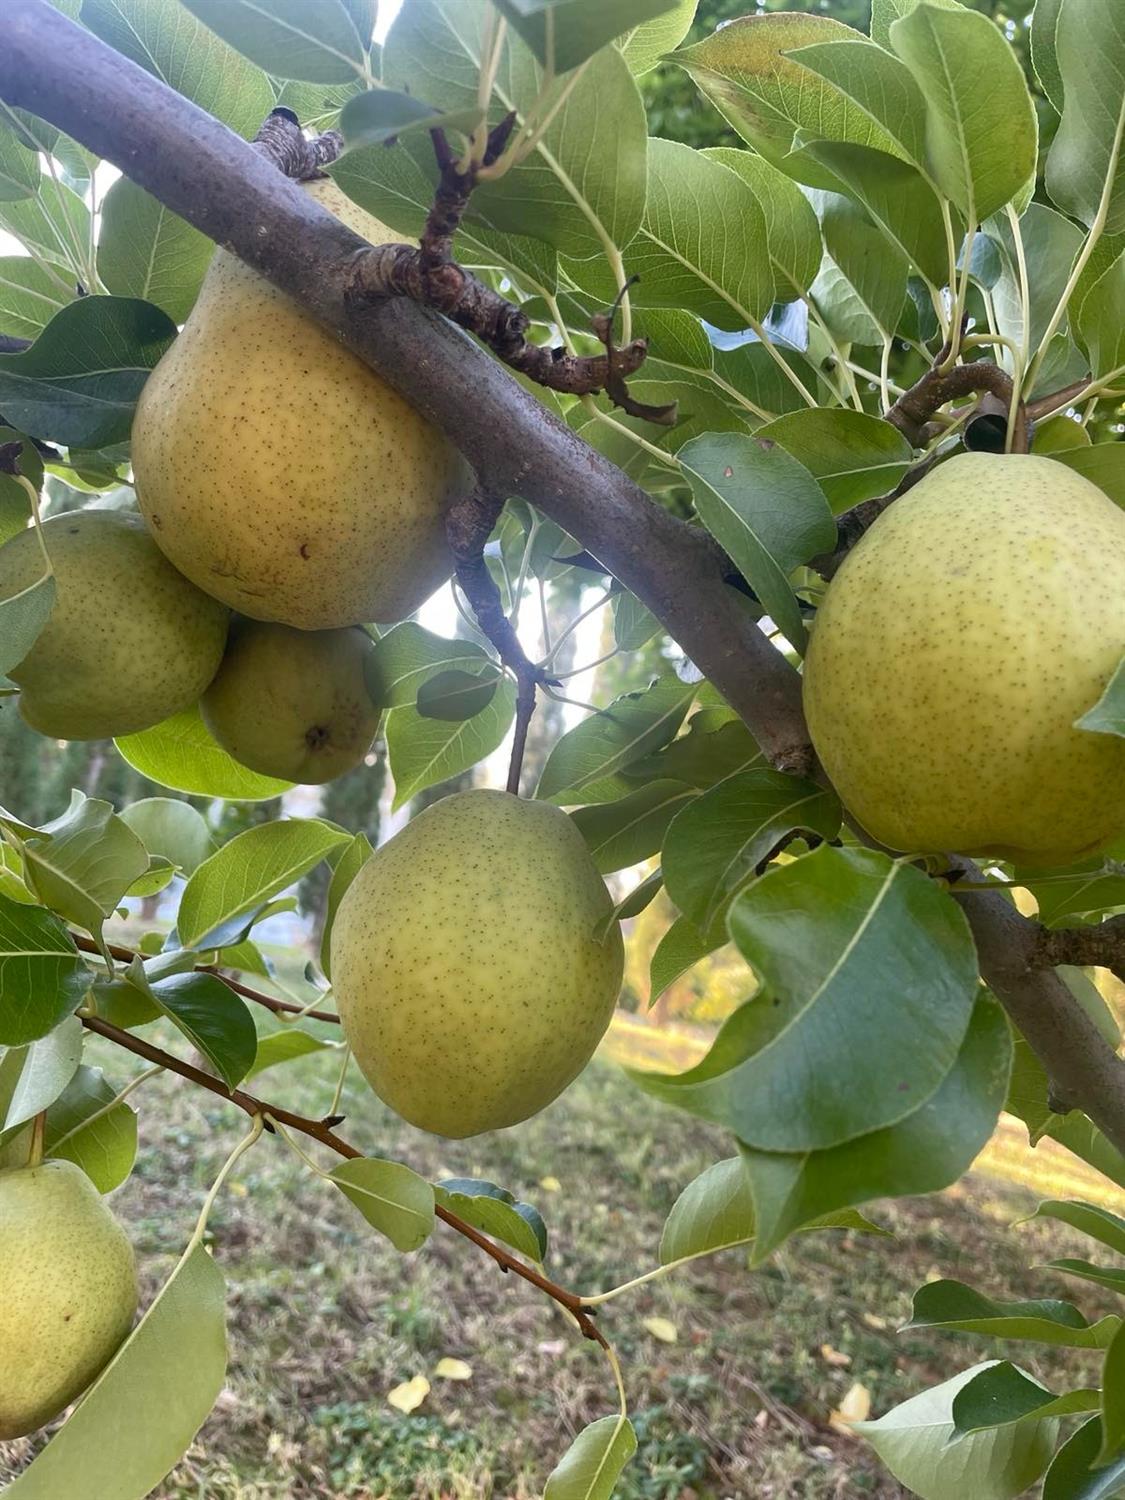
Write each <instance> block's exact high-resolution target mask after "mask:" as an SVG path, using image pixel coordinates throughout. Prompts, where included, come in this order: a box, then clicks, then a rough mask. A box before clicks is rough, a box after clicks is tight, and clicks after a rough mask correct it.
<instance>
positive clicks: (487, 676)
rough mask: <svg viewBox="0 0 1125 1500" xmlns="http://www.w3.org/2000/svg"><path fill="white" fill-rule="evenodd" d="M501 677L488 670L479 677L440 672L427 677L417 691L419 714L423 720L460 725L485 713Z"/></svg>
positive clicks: (494, 670)
mask: <svg viewBox="0 0 1125 1500" xmlns="http://www.w3.org/2000/svg"><path fill="white" fill-rule="evenodd" d="M499 685H500V674H499V672H498V671H497V670H496V668H495V667H492V666H489V667H488V668H486V670H485V671H483V672H481V673H480V674H479V675H478V674H477V673H473V672H461V671H458V670H456V669H455V670H453V671H451V672H438V673H437V675H436V676H434V677H428V678H427V679H426V681H425V682H424V683H423V684H422V686H421V687H420V688H419V689H418V700H417V702H418V712H419V714H420V715H421V716H422V718H423V719H441V720H442V721H443V722H444V723H446V724H460V723H462V722H463V721H464V720H465V719H473V718H475V717H476V716H477V714H479V713H483V712H484V710H485V709H486V708H487V707H488V705H489V704H490V703H491V702H492V700H493V698H494V697H495V696H496V689H497V687H498V686H499Z"/></svg>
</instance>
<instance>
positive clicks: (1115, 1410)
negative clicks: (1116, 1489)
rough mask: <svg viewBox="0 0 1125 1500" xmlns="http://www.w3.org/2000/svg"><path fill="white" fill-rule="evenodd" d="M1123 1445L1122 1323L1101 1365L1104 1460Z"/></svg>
mask: <svg viewBox="0 0 1125 1500" xmlns="http://www.w3.org/2000/svg"><path fill="white" fill-rule="evenodd" d="M1122 1449H1125V1323H1123V1324H1122V1325H1121V1327H1120V1328H1119V1329H1118V1330H1117V1332H1116V1333H1115V1334H1114V1336H1113V1342H1112V1343H1111V1344H1110V1346H1109V1348H1108V1349H1107V1350H1106V1352H1105V1364H1104V1365H1103V1366H1102V1446H1101V1452H1100V1453H1099V1454H1098V1457H1097V1460H1096V1461H1097V1462H1098V1463H1099V1464H1105V1463H1108V1462H1109V1461H1110V1459H1112V1458H1114V1457H1115V1456H1116V1455H1117V1454H1118V1453H1120V1452H1121V1451H1122Z"/></svg>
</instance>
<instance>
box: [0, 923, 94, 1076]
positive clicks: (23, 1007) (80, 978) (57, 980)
mask: <svg viewBox="0 0 1125 1500" xmlns="http://www.w3.org/2000/svg"><path fill="white" fill-rule="evenodd" d="M89 985H90V971H89V969H87V967H86V965H85V964H84V963H83V962H82V959H81V957H80V956H79V953H78V950H77V949H76V948H75V946H74V943H73V941H72V939H71V937H70V934H69V933H68V932H67V930H66V928H65V927H64V926H63V924H62V923H61V922H60V921H59V919H58V918H57V917H56V916H55V915H54V913H53V912H49V911H47V910H46V908H44V907H42V906H27V905H25V904H24V903H22V902H19V901H12V900H10V899H9V898H8V897H7V896H4V895H0V1045H3V1046H5V1047H22V1046H24V1045H25V1044H26V1043H27V1042H34V1041H37V1040H38V1039H39V1038H40V1037H41V1036H46V1035H47V1033H48V1032H49V1031H53V1030H54V1029H55V1027H56V1026H57V1025H58V1024H59V1022H60V1021H62V1020H63V1019H64V1017H66V1016H68V1015H70V1013H71V1012H72V1011H73V1010H74V1009H75V1008H76V1007H77V1006H78V1004H79V1003H80V1002H81V1000H82V997H83V995H84V994H85V993H86V991H87V989H88V988H89Z"/></svg>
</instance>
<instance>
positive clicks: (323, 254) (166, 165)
mask: <svg viewBox="0 0 1125 1500" xmlns="http://www.w3.org/2000/svg"><path fill="white" fill-rule="evenodd" d="M0 96H2V97H3V98H4V99H6V100H7V101H8V102H9V103H10V104H14V105H19V106H22V107H23V108H26V109H30V110H32V111H33V112H34V113H36V114H38V115H40V116H42V117H43V118H44V119H46V120H48V121H49V122H50V123H52V124H54V125H56V126H58V127H60V128H61V129H63V130H65V131H66V132H67V133H68V134H70V135H72V136H74V137H75V138H76V139H77V140H78V141H80V142H81V143H82V144H83V145H85V146H87V147H88V148H89V149H91V150H93V151H95V152H97V153H98V154H99V155H100V156H103V157H105V158H106V159H107V160H109V161H112V162H114V163H116V165H117V166H119V167H120V168H121V170H122V171H123V172H125V173H126V174H127V175H128V176H129V177H131V178H132V179H133V180H134V181H135V182H137V183H139V184H140V185H141V186H142V187H144V188H147V189H148V191H149V192H151V193H152V194H153V195H154V196H155V197H157V198H159V199H160V201H161V202H163V203H164V204H166V205H167V206H168V207H169V208H171V209H173V210H174V211H175V212H176V213H179V214H181V215H182V216H183V217H184V218H185V219H187V220H189V221H190V222H191V223H193V224H195V225H196V227H197V228H199V229H201V230H203V232H204V233H205V234H208V235H210V236H211V238H212V239H214V240H217V241H218V242H219V243H220V244H222V245H225V246H226V247H227V248H228V249H230V250H232V251H233V252H234V253H235V254H236V255H238V256H240V257H241V258H242V259H243V260H245V261H247V262H248V263H249V264H251V265H253V266H255V267H256V268H257V269H258V270H259V271H261V272H262V274H263V275H265V276H267V277H268V278H269V279H270V280H271V281H272V282H274V283H275V284H276V285H277V286H279V287H281V288H282V290H284V291H286V292H288V293H289V294H290V295H291V296H292V297H294V298H296V299H297V300H298V301H299V302H300V303H301V304H302V305H303V306H304V307H306V308H307V309H308V310H309V311H310V312H311V313H312V314H313V316H314V317H316V318H317V319H318V320H319V321H320V322H321V323H323V324H324V325H325V326H326V327H328V328H330V329H332V330H333V331H334V332H335V333H336V334H337V335H338V336H339V337H340V338H341V339H342V340H343V341H344V342H345V343H346V344H347V345H348V347H349V348H351V349H353V350H354V351H355V352H356V354H358V355H359V356H360V358H362V359H363V360H365V361H366V363H367V364H369V365H370V366H371V368H372V369H374V370H377V371H378V372H379V373H380V374H381V375H383V376H384V377H385V378H386V379H387V380H388V381H390V383H391V384H392V385H394V386H395V387H396V388H397V389H398V390H399V391H400V392H401V393H402V394H403V396H405V397H406V399H407V400H409V401H410V402H411V403H412V404H413V405H414V406H416V407H417V408H418V409H419V410H420V411H422V412H423V413H424V414H425V415H426V416H427V417H428V418H429V419H430V420H431V421H432V422H433V423H434V424H435V425H436V426H437V427H439V428H440V429H441V430H442V431H444V432H445V433H446V434H447V435H448V436H449V437H450V438H451V439H452V441H453V442H455V443H456V444H457V445H458V446H459V447H460V448H461V449H462V451H463V452H464V453H465V455H466V457H467V458H468V459H469V460H470V462H471V463H472V464H473V466H474V467H475V469H476V470H477V473H478V475H479V476H480V479H481V482H482V484H483V485H484V486H485V487H486V488H488V489H489V490H490V491H492V492H495V493H500V494H506V495H521V496H523V497H524V498H525V499H526V500H529V501H531V502H532V503H533V504H535V505H537V506H538V507H539V508H540V509H541V510H542V511H544V513H545V514H547V515H548V516H550V517H551V518H552V519H553V520H554V521H557V522H558V524H559V525H560V526H563V527H564V528H565V529H566V530H567V531H569V532H571V533H572V534H573V535H574V536H575V537H577V538H578V539H579V541H581V542H582V543H583V545H584V546H585V547H586V548H587V549H588V550H589V551H590V552H592V553H593V554H594V555H595V556H596V557H598V558H600V559H601V560H602V561H603V562H604V563H605V564H606V566H607V567H609V568H611V569H612V570H613V572H614V574H615V575H616V576H617V577H618V578H620V579H621V581H622V582H623V583H624V584H625V585H626V586H627V587H628V588H630V589H632V590H633V591H634V592H635V593H636V594H637V595H638V596H639V597H640V598H641V599H643V600H644V602H645V603H646V604H647V605H648V606H649V608H650V609H651V610H652V611H653V612H654V613H655V614H656V615H657V616H658V617H659V618H660V619H661V620H662V621H663V623H664V625H665V626H666V627H667V628H668V630H669V631H670V633H671V634H672V635H673V636H674V637H675V639H676V640H677V641H679V643H680V645H681V646H682V647H683V648H684V650H685V651H687V652H688V654H689V655H690V656H691V657H692V659H693V660H694V661H695V662H696V663H697V664H698V666H699V667H700V668H701V669H702V670H703V671H704V672H705V673H706V674H707V676H708V677H709V678H711V680H712V681H713V682H714V683H715V685H716V687H718V688H719V690H720V691H721V692H722V693H723V694H724V695H725V697H726V698H727V699H728V701H729V702H730V703H731V705H732V706H733V707H734V708H735V709H736V710H737V711H738V712H739V713H740V714H741V715H742V717H743V718H744V719H745V721H746V723H747V725H748V726H749V728H750V730H751V731H752V733H753V734H754V735H755V737H756V738H757V739H758V741H759V743H760V744H761V745H762V748H763V750H764V751H765V752H766V754H767V755H768V756H769V757H770V759H771V760H772V761H773V763H774V764H775V765H779V766H783V767H793V766H799V765H802V764H804V763H806V762H807V757H808V734H807V730H806V728H805V723H804V719H803V716H802V713H801V701H800V679H799V677H798V676H797V674H796V673H795V672H794V671H793V670H792V668H791V667H790V666H789V665H788V664H787V663H786V662H785V660H784V659H783V658H782V657H781V656H780V655H779V654H778V653H777V652H776V651H774V649H773V648H772V647H771V646H770V644H769V642H768V641H767V640H766V638H765V636H764V635H763V634H762V633H761V631H760V630H759V629H758V627H757V625H756V623H755V621H754V618H753V616H752V614H751V613H750V610H749V608H748V606H747V604H746V601H745V600H744V599H743V598H742V596H741V595H740V594H739V593H738V592H737V591H736V590H735V589H733V588H731V587H729V586H728V585H727V584H726V583H725V582H724V576H723V575H724V570H725V560H724V559H723V557H722V554H721V553H720V552H719V551H718V549H716V548H715V547H714V546H713V545H712V544H711V542H710V541H709V540H708V539H707V537H706V536H705V535H704V534H703V533H702V532H700V531H699V530H698V529H696V528H694V527H692V526H690V525H687V524H685V523H684V522H683V521H680V520H677V519H676V518H674V517H672V516H670V515H668V513H667V512H665V511H663V510H661V509H660V507H659V506H657V505H655V504H654V503H653V502H652V501H651V500H650V499H649V498H648V496H647V495H646V494H645V493H644V491H643V490H641V489H639V488H638V487H637V486H636V485H635V484H633V483H632V481H631V480H630V479H628V478H627V477H626V476H625V475H624V474H623V473H622V472H621V471H620V470H619V469H617V468H616V467H615V466H614V465H613V464H611V463H609V461H608V460H607V459H605V458H603V457H602V456H601V455H600V454H598V453H596V452H594V450H593V449H591V448H590V447H588V446H587V445H586V444H585V443H583V442H582V441H581V439H579V438H578V437H576V436H575V435H574V433H572V432H571V431H570V430H569V429H568V428H567V427H566V426H565V424H564V423H562V422H559V421H556V420H555V418H554V417H553V416H552V415H551V414H550V413H549V412H547V411H546V410H545V408H544V407H543V406H542V405H541V404H540V403H539V402H538V401H536V400H535V398H534V397H533V396H531V395H529V394H528V393H527V392H525V391H524V390H523V389H522V388H521V387H520V386H519V385H518V384H517V383H516V382H515V381H514V380H513V379H512V378H511V377H510V376H509V375H508V374H507V373H506V372H505V371H504V370H503V369H502V368H501V367H500V365H499V364H497V363H496V361H495V360H492V359H490V358H489V357H488V356H487V355H485V354H484V353H482V352H481V351H480V350H479V349H478V348H477V347H476V346H475V345H474V344H472V343H471V342H470V341H469V339H468V338H467V337H466V336H465V335H463V334H462V333H460V332H459V331H458V330H457V329H455V328H454V327H452V326H451V325H450V324H448V323H446V322H444V321H443V320H442V319H441V318H439V317H437V316H436V315H435V314H431V313H427V312H426V311H425V310H423V309H422V308H419V307H418V306H416V305H413V304H408V303H405V302H402V301H395V300H388V301H385V302H380V303H374V304H373V303H371V302H369V301H367V300H365V299H363V298H362V297H359V296H357V295H356V288H357V287H361V286H362V281H363V277H362V262H363V257H364V255H365V254H370V251H369V249H367V248H366V247H365V244H364V242H363V241H362V240H360V239H358V238H357V237H356V236H355V235H354V234H352V232H351V231H350V230H348V229H347V228H345V226H344V225H343V224H341V223H339V222H338V221H337V220H336V219H335V218H333V217H332V216H331V215H330V214H328V213H326V212H325V211H324V210H322V209H321V208H320V207H319V206H318V205H317V204H315V203H314V202H312V201H311V200H310V199H309V197H308V196H307V195H306V194H305V193H303V192H301V190H300V189H299V188H298V187H297V186H296V184H294V183H292V182H290V181H289V180H288V179H287V178H285V177H284V176H283V175H282V174H281V173H280V172H279V171H278V170H277V169H276V168H275V167H273V166H271V165H270V163H269V162H268V161H266V160H264V159H263V157H262V156H261V155H260V154H259V153H258V152H256V151H254V150H253V149H252V148H251V147H250V146H249V145H247V144H246V142H244V141H242V140H241V139H239V138H238V137H237V136H235V135H234V134H232V132H231V131H229V130H228V129H227V128H226V127H225V126H223V125H220V124H219V123H218V122H217V121H215V120H213V119H212V118H211V117H210V116H209V115H206V114H204V113H203V112H202V111H201V110H199V109H197V108H196V107H195V106H194V105H192V104H191V103H189V102H188V101H187V100H185V99H183V98H182V97H181V96H180V95H178V94H176V93H174V92H173V91H172V90H171V89H169V88H167V87H165V86H164V85H163V84H162V83H160V82H159V81H158V80H157V79H155V78H153V77H152V76H151V75H150V74H148V73H146V72H144V71H143V70H142V69H140V68H138V67H136V66H134V65H133V64H132V63H130V62H128V61H126V60H125V59H123V58H122V57H121V56H119V55H118V54H117V53H115V52H113V51H112V50H111V49H110V48H108V47H106V46H105V45H104V44H103V43H102V42H100V41H99V40H98V39H97V38H95V37H93V36H91V35H90V34H89V33H88V32H86V31H84V30H83V29H82V28H81V27H79V26H76V25H75V24H74V23H73V22H71V21H68V20H67V19H66V17H65V16H63V15H62V14H61V13H60V12H59V11H57V10H55V9H54V7H53V6H51V5H49V4H47V3H46V0H5V6H4V45H3V47H2V48H0ZM960 899H961V901H962V904H963V906H964V908H965V911H966V913H967V915H968V917H969V920H970V923H971V924H972V927H973V931H974V934H975V935H976V940H977V945H978V948H979V950H980V957H981V966H982V972H983V974H984V976H985V978H986V980H987V981H988V983H989V984H990V985H991V986H992V987H993V989H994V990H995V992H996V994H997V995H998V996H999V998H1000V999H1001V1000H1002V1001H1003V1003H1004V1005H1005V1006H1006V1007H1007V1009H1008V1012H1009V1014H1010V1015H1011V1016H1012V1017H1013V1019H1014V1020H1015V1022H1016V1024H1017V1025H1018V1026H1019V1027H1020V1028H1021V1030H1022V1031H1023V1032H1024V1034H1025V1035H1026V1036H1027V1038H1028V1040H1029V1042H1030V1043H1031V1045H1032V1046H1033V1047H1034V1048H1035V1051H1036V1053H1037V1054H1038V1055H1039V1057H1040V1058H1041V1059H1042V1061H1043V1062H1044V1064H1045V1065H1046V1067H1047V1069H1048V1070H1049V1072H1050V1075H1051V1077H1052V1078H1053V1080H1054V1081H1055V1083H1056V1085H1057V1087H1058V1088H1059V1090H1060V1091H1061V1092H1062V1093H1063V1094H1064V1095H1065V1096H1066V1097H1067V1098H1068V1099H1070V1100H1073V1101H1074V1102H1076V1103H1080V1104H1081V1106H1082V1108H1083V1109H1085V1110H1086V1112H1087V1113H1088V1114H1089V1115H1090V1117H1091V1118H1092V1119H1093V1120H1094V1121H1095V1122H1096V1123H1097V1124H1098V1125H1099V1126H1100V1127H1101V1128H1102V1129H1103V1130H1104V1131H1105V1133H1106V1134H1107V1135H1108V1136H1109V1137H1110V1139H1111V1140H1113V1142H1114V1143H1115V1144H1116V1145H1117V1146H1118V1147H1119V1148H1120V1149H1122V1150H1125V1064H1122V1063H1121V1062H1120V1061H1119V1060H1118V1059H1117V1058H1116V1056H1115V1055H1114V1053H1113V1051H1112V1049H1110V1048H1109V1047H1108V1046H1107V1045H1106V1044H1105V1043H1104V1042H1103V1041H1102V1039H1101V1038H1100V1037H1099V1036H1098V1035H1097V1033H1096V1032H1095V1031H1094V1030H1093V1028H1092V1027H1091V1026H1090V1025H1089V1023H1088V1022H1087V1020H1086V1017H1085V1014H1084V1012H1083V1011H1082V1010H1081V1008H1080V1007H1079V1006H1078V1004H1077V1002H1076V1001H1075V1000H1074V998H1073V997H1072V996H1071V994H1070V991H1069V990H1068V989H1067V988H1066V986H1065V985H1064V984H1063V983H1062V981H1061V980H1060V979H1059V978H1058V976H1057V975H1056V974H1054V973H1053V972H1051V971H1038V972H1037V971H1035V970H1034V966H1033V963H1032V961H1031V959H1030V956H1029V946H1028V945H1033V944H1034V942H1035V941H1036V932H1035V928H1034V925H1033V924H1028V923H1025V922H1024V921H1023V919H1022V918H1020V917H1019V916H1018V914H1017V913H1015V912H1014V911H1012V909H1011V908H1009V907H1008V906H1007V904H1006V903H1005V902H1004V901H1003V899H1002V898H1000V897H997V896H991V895H987V894H983V895H978V894H966V895H964V896H963V897H961V898H960Z"/></svg>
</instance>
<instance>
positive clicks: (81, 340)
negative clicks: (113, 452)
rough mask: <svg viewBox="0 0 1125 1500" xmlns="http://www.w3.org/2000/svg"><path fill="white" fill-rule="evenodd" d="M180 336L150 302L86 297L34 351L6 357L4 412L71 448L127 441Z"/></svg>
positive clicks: (1, 394) (0, 373) (0, 363)
mask: <svg viewBox="0 0 1125 1500" xmlns="http://www.w3.org/2000/svg"><path fill="white" fill-rule="evenodd" d="M175 335H176V325H175V324H174V323H173V322H172V321H171V319H170V318H169V317H168V316H167V314H166V313H163V312H161V311H160V309H159V308H157V307H153V306H152V304H151V303H148V302H138V301H136V300H135V299H133V298H131V297H82V298H80V299H79V301H77V302H71V303H69V304H68V305H67V306H66V307H64V308H63V309H62V310H61V311H60V312H58V313H56V315H55V316H54V317H53V318H52V319H51V321H50V323H48V325H47V327H46V328H44V330H43V332H42V333H41V334H40V335H39V337H38V338H37V339H36V341H35V343H34V344H32V346H31V348H30V349H25V350H24V351H23V353H22V354H0V409H2V410H3V412H4V415H5V417H6V419H7V420H8V421H9V422H12V423H14V424H15V425H16V426H17V427H19V428H20V430H21V431H23V432H27V433H30V434H31V435H32V436H33V437H41V438H47V439H48V440H49V441H52V442H56V443H62V444H63V445H64V446H65V447H72V448H102V447H106V446H108V445H109V444H110V443H123V442H126V441H127V440H128V438H129V432H130V428H131V427H132V422H133V408H134V406H135V405H136V402H137V397H138V396H139V395H140V393H141V387H142V386H143V385H144V383H145V381H146V380H147V379H148V377H149V373H150V372H151V370H152V369H153V367H154V366H155V365H156V363H157V361H158V360H159V359H160V357H161V355H162V354H163V353H164V352H165V350H166V349H168V347H169V346H170V345H171V343H172V340H173V338H175Z"/></svg>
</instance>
